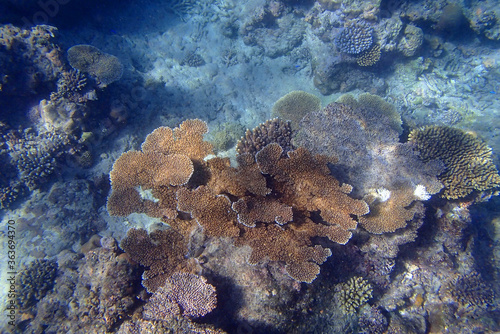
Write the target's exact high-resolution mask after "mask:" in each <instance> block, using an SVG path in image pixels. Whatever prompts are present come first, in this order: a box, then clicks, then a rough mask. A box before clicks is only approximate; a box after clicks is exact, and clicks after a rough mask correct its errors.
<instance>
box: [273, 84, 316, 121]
mask: <svg viewBox="0 0 500 334" xmlns="http://www.w3.org/2000/svg"><path fill="white" fill-rule="evenodd" d="M320 108H321V100H320V99H319V98H318V97H317V96H315V95H313V94H310V93H307V92H304V91H301V90H295V91H292V92H290V93H288V94H286V95H285V96H283V97H281V98H280V99H279V100H278V101H276V103H275V104H274V105H273V109H272V111H271V116H272V117H278V118H280V119H282V120H285V121H290V123H291V125H292V129H295V130H297V129H298V126H299V123H300V120H301V119H302V117H304V116H305V115H306V114H308V113H310V112H313V111H317V110H319V109H320Z"/></svg>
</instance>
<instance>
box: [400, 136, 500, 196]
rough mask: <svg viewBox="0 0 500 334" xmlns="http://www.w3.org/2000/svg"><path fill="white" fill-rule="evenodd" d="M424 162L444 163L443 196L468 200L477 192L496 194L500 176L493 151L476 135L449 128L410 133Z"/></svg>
mask: <svg viewBox="0 0 500 334" xmlns="http://www.w3.org/2000/svg"><path fill="white" fill-rule="evenodd" d="M409 140H410V143H411V144H413V145H415V150H416V151H418V153H419V157H420V158H421V159H422V160H423V161H429V160H434V159H439V160H441V161H442V162H443V163H444V165H445V167H446V170H445V171H444V172H443V173H441V174H439V176H438V178H439V180H440V181H441V182H442V183H443V184H444V187H445V188H444V190H443V192H442V196H443V197H445V198H447V199H459V198H464V197H466V196H467V195H469V194H471V193H472V192H474V191H479V192H487V191H494V190H495V189H496V188H498V187H499V186H500V175H498V170H497V168H496V167H495V165H494V164H493V161H492V152H491V148H490V147H488V146H487V145H486V143H484V142H483V141H482V140H481V139H480V138H478V137H477V136H475V135H474V134H471V133H467V132H464V131H462V130H460V129H455V128H451V127H445V126H428V127H425V128H421V129H415V130H413V131H412V132H411V133H410V137H409Z"/></svg>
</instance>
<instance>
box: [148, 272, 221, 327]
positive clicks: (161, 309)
mask: <svg viewBox="0 0 500 334" xmlns="http://www.w3.org/2000/svg"><path fill="white" fill-rule="evenodd" d="M216 306H217V295H216V293H215V287H214V286H213V285H211V284H208V283H207V280H206V279H205V278H204V277H202V276H198V275H194V274H188V273H180V272H178V273H174V274H173V275H172V276H171V277H170V278H168V279H167V280H166V281H165V285H164V286H162V287H160V288H159V289H158V290H157V291H156V292H155V293H154V295H153V296H152V297H151V298H150V299H149V301H148V303H147V304H146V305H145V306H144V313H143V316H144V318H146V319H150V320H168V318H170V317H172V316H176V315H181V314H182V315H183V316H185V317H192V318H198V317H203V316H204V315H206V314H208V313H210V312H211V311H212V310H213V309H214V308H215V307H216Z"/></svg>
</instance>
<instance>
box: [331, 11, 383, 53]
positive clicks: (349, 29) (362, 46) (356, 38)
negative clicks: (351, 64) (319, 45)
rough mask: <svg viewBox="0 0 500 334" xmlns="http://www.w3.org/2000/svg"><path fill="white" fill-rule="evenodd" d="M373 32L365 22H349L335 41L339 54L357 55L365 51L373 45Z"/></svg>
mask: <svg viewBox="0 0 500 334" xmlns="http://www.w3.org/2000/svg"><path fill="white" fill-rule="evenodd" d="M373 35H374V32H373V28H372V27H370V25H369V24H368V23H366V22H365V21H357V20H353V21H349V22H347V23H346V25H345V27H344V29H342V31H341V32H340V33H339V35H338V36H337V38H336V39H335V44H337V47H338V48H339V50H340V51H341V52H344V53H348V54H351V55H359V54H360V53H362V52H364V51H367V50H368V49H370V47H371V46H372V44H373V39H374V37H373Z"/></svg>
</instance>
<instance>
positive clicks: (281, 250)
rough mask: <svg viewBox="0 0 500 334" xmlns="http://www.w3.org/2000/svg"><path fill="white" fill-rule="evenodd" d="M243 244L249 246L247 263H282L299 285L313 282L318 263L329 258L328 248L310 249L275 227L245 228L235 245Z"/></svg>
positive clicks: (286, 232)
mask: <svg viewBox="0 0 500 334" xmlns="http://www.w3.org/2000/svg"><path fill="white" fill-rule="evenodd" d="M243 244H247V245H249V246H250V247H252V254H251V255H250V258H249V260H248V262H249V263H250V264H257V263H260V262H263V261H265V260H270V261H283V262H285V263H286V271H287V273H288V274H289V275H290V277H292V278H293V279H295V280H297V281H300V282H308V283H310V282H312V281H313V280H314V279H315V278H316V276H317V275H318V274H319V264H322V263H323V262H325V261H326V259H327V258H328V257H329V256H330V255H331V251H330V250H329V249H328V248H323V247H321V246H318V245H316V246H313V247H311V246H310V245H309V243H308V242H307V241H306V240H305V238H300V237H299V236H298V235H297V234H295V233H293V231H291V230H283V229H282V228H281V227H279V226H278V225H266V226H259V227H254V228H245V229H244V234H243V236H242V237H241V238H240V239H239V240H237V245H243Z"/></svg>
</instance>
